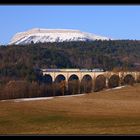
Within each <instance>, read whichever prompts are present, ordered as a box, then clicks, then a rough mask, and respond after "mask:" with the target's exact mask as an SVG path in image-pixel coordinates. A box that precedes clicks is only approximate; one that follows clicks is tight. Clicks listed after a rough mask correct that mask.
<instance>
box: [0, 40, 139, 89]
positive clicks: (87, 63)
mask: <svg viewBox="0 0 140 140" xmlns="http://www.w3.org/2000/svg"><path fill="white" fill-rule="evenodd" d="M40 68H86V69H94V68H102V69H104V70H105V71H106V70H107V71H113V70H117V71H121V70H123V71H127V70H129V71H139V70H140V41H138V40H109V41H101V40H96V41H87V42H82V41H81V42H59V43H58V42H54V43H37V44H34V43H31V44H28V45H2V46H0V86H1V87H0V88H3V87H4V88H5V86H6V85H7V84H8V83H9V82H11V81H24V82H27V83H28V84H29V83H32V85H35V84H38V83H39V84H40V83H42V81H43V80H42V79H43V76H42V74H41V73H40V71H39V69H40ZM21 83H22V82H21ZM27 83H26V84H27ZM25 87H26V86H25ZM35 87H37V86H35ZM31 88H32V87H31ZM41 88H43V85H42V87H41ZM36 91H37V90H36Z"/></svg>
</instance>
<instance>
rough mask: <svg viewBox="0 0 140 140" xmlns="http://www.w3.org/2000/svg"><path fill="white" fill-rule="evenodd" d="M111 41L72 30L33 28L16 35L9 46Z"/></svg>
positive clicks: (107, 38)
mask: <svg viewBox="0 0 140 140" xmlns="http://www.w3.org/2000/svg"><path fill="white" fill-rule="evenodd" d="M94 40H111V38H109V37H104V36H100V35H95V34H92V33H87V32H81V31H80V30H73V29H44V28H33V29H30V30H28V31H25V32H19V33H16V34H15V35H14V36H13V37H12V39H11V41H10V43H9V44H16V45H18V44H30V43H39V42H41V43H45V42H69V41H94Z"/></svg>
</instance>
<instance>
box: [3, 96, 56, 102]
mask: <svg viewBox="0 0 140 140" xmlns="http://www.w3.org/2000/svg"><path fill="white" fill-rule="evenodd" d="M53 98H54V97H39V98H22V99H11V100H2V101H1V102H4V101H14V102H22V101H37V100H47V99H53Z"/></svg>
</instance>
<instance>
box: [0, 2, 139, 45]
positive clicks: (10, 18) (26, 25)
mask: <svg viewBox="0 0 140 140" xmlns="http://www.w3.org/2000/svg"><path fill="white" fill-rule="evenodd" d="M31 28H51V29H55V28H59V29H61V28H62V29H78V30H81V31H84V32H90V33H94V34H97V35H103V36H107V37H111V38H114V39H140V6H138V5H137V6H135V5H132V6H130V5H129V6H127V5H126V6H125V5H123V6H121V5H109V6H107V5H62V6H61V5H16V6H14V5H9V6H8V5H7V6H4V5H1V6H0V43H2V44H7V43H8V42H9V41H10V40H11V37H12V36H13V35H14V34H15V33H17V32H22V31H26V30H29V29H31Z"/></svg>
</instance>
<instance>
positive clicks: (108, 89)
mask: <svg viewBox="0 0 140 140" xmlns="http://www.w3.org/2000/svg"><path fill="white" fill-rule="evenodd" d="M124 87H126V86H119V87H115V88H110V89H107V90H106V91H109V90H114V89H121V88H124Z"/></svg>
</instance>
